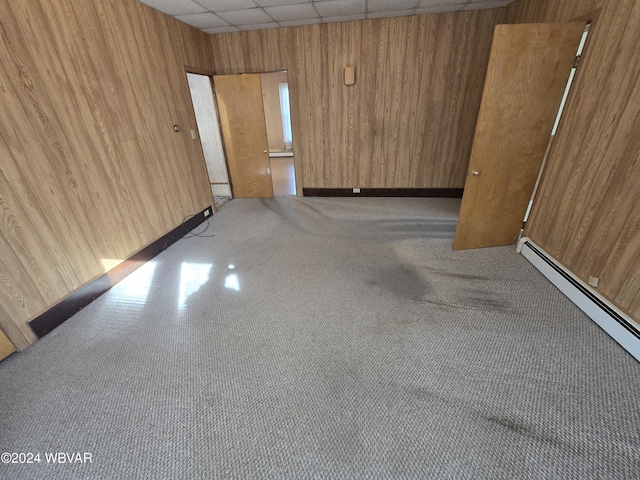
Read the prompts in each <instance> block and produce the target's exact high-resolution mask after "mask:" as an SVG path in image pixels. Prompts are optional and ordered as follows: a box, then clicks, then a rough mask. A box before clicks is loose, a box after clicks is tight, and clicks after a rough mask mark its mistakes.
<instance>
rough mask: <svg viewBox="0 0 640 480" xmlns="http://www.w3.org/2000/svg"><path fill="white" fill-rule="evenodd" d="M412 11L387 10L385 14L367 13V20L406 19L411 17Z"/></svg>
mask: <svg viewBox="0 0 640 480" xmlns="http://www.w3.org/2000/svg"><path fill="white" fill-rule="evenodd" d="M413 11H414V9H413V8H411V9H408V10H387V11H385V12H371V13H367V18H371V19H374V18H387V17H406V16H408V15H413Z"/></svg>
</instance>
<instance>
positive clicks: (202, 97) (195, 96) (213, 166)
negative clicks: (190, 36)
mask: <svg viewBox="0 0 640 480" xmlns="http://www.w3.org/2000/svg"><path fill="white" fill-rule="evenodd" d="M187 81H188V82H189V91H190V92H191V102H192V103H193V110H194V112H195V115H196V123H197V125H198V136H199V138H200V143H201V145H202V152H203V153H204V159H205V163H206V165H207V173H208V174H209V184H210V185H211V193H212V194H213V198H214V200H215V201H216V205H218V204H221V203H224V200H223V199H230V198H231V197H232V193H231V185H230V184H229V172H228V170H227V164H226V161H225V157H224V148H223V145H222V137H221V135H220V125H219V123H218V110H217V108H216V103H215V100H214V96H213V86H212V84H211V77H209V76H207V75H200V74H196V73H190V72H187ZM194 134H195V132H193V131H192V135H194ZM194 138H195V137H194Z"/></svg>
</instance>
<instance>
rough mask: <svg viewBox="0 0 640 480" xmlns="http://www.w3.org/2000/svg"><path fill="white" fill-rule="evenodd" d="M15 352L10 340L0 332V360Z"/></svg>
mask: <svg viewBox="0 0 640 480" xmlns="http://www.w3.org/2000/svg"><path fill="white" fill-rule="evenodd" d="M15 351H16V347H15V345H14V344H13V343H11V340H9V339H8V338H7V336H6V335H5V334H4V332H3V331H2V330H0V360H2V359H4V358H6V357H8V356H9V355H11V354H12V353H13V352H15Z"/></svg>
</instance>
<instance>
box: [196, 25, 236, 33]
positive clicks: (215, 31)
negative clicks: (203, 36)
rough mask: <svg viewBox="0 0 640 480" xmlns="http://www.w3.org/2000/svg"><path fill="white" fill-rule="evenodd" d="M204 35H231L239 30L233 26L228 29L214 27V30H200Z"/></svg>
mask: <svg viewBox="0 0 640 480" xmlns="http://www.w3.org/2000/svg"><path fill="white" fill-rule="evenodd" d="M202 30H203V31H204V32H205V33H214V34H215V33H231V32H239V31H240V29H239V28H238V27H234V26H231V25H230V26H228V27H214V28H203V29H202Z"/></svg>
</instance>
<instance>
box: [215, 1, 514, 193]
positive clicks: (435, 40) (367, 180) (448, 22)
mask: <svg viewBox="0 0 640 480" xmlns="http://www.w3.org/2000/svg"><path fill="white" fill-rule="evenodd" d="M502 14H503V10H499V9H494V10H483V11H465V12H456V13H446V14H438V15H420V16H411V17H398V18H392V19H381V20H366V21H358V22H345V23H334V24H323V25H308V26H301V27H289V28H280V29H270V30H260V31H252V32H239V33H228V34H219V35H212V36H211V46H212V50H213V54H214V59H215V69H216V73H218V74H235V73H260V72H265V71H274V70H285V69H286V70H288V75H289V86H290V96H291V116H292V127H293V140H294V150H295V157H294V158H295V161H296V173H297V174H298V175H299V178H298V179H297V184H298V188H299V191H300V190H301V189H302V188H303V187H305V188H352V187H374V188H375V187H378V188H380V187H385V188H393V187H415V188H461V187H463V186H464V180H465V174H466V169H467V164H468V161H469V154H470V149H471V143H472V140H473V133H474V129H475V120H476V118H477V114H478V109H479V106H480V99H481V96H482V85H483V83H484V75H485V71H486V65H487V59H488V56H489V50H490V47H491V39H492V36H493V28H494V26H495V25H496V23H498V22H499V21H501V20H502ZM345 66H353V67H355V69H356V83H355V85H353V86H345V85H344V83H343V69H344V67H345ZM300 177H301V178H300Z"/></svg>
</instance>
